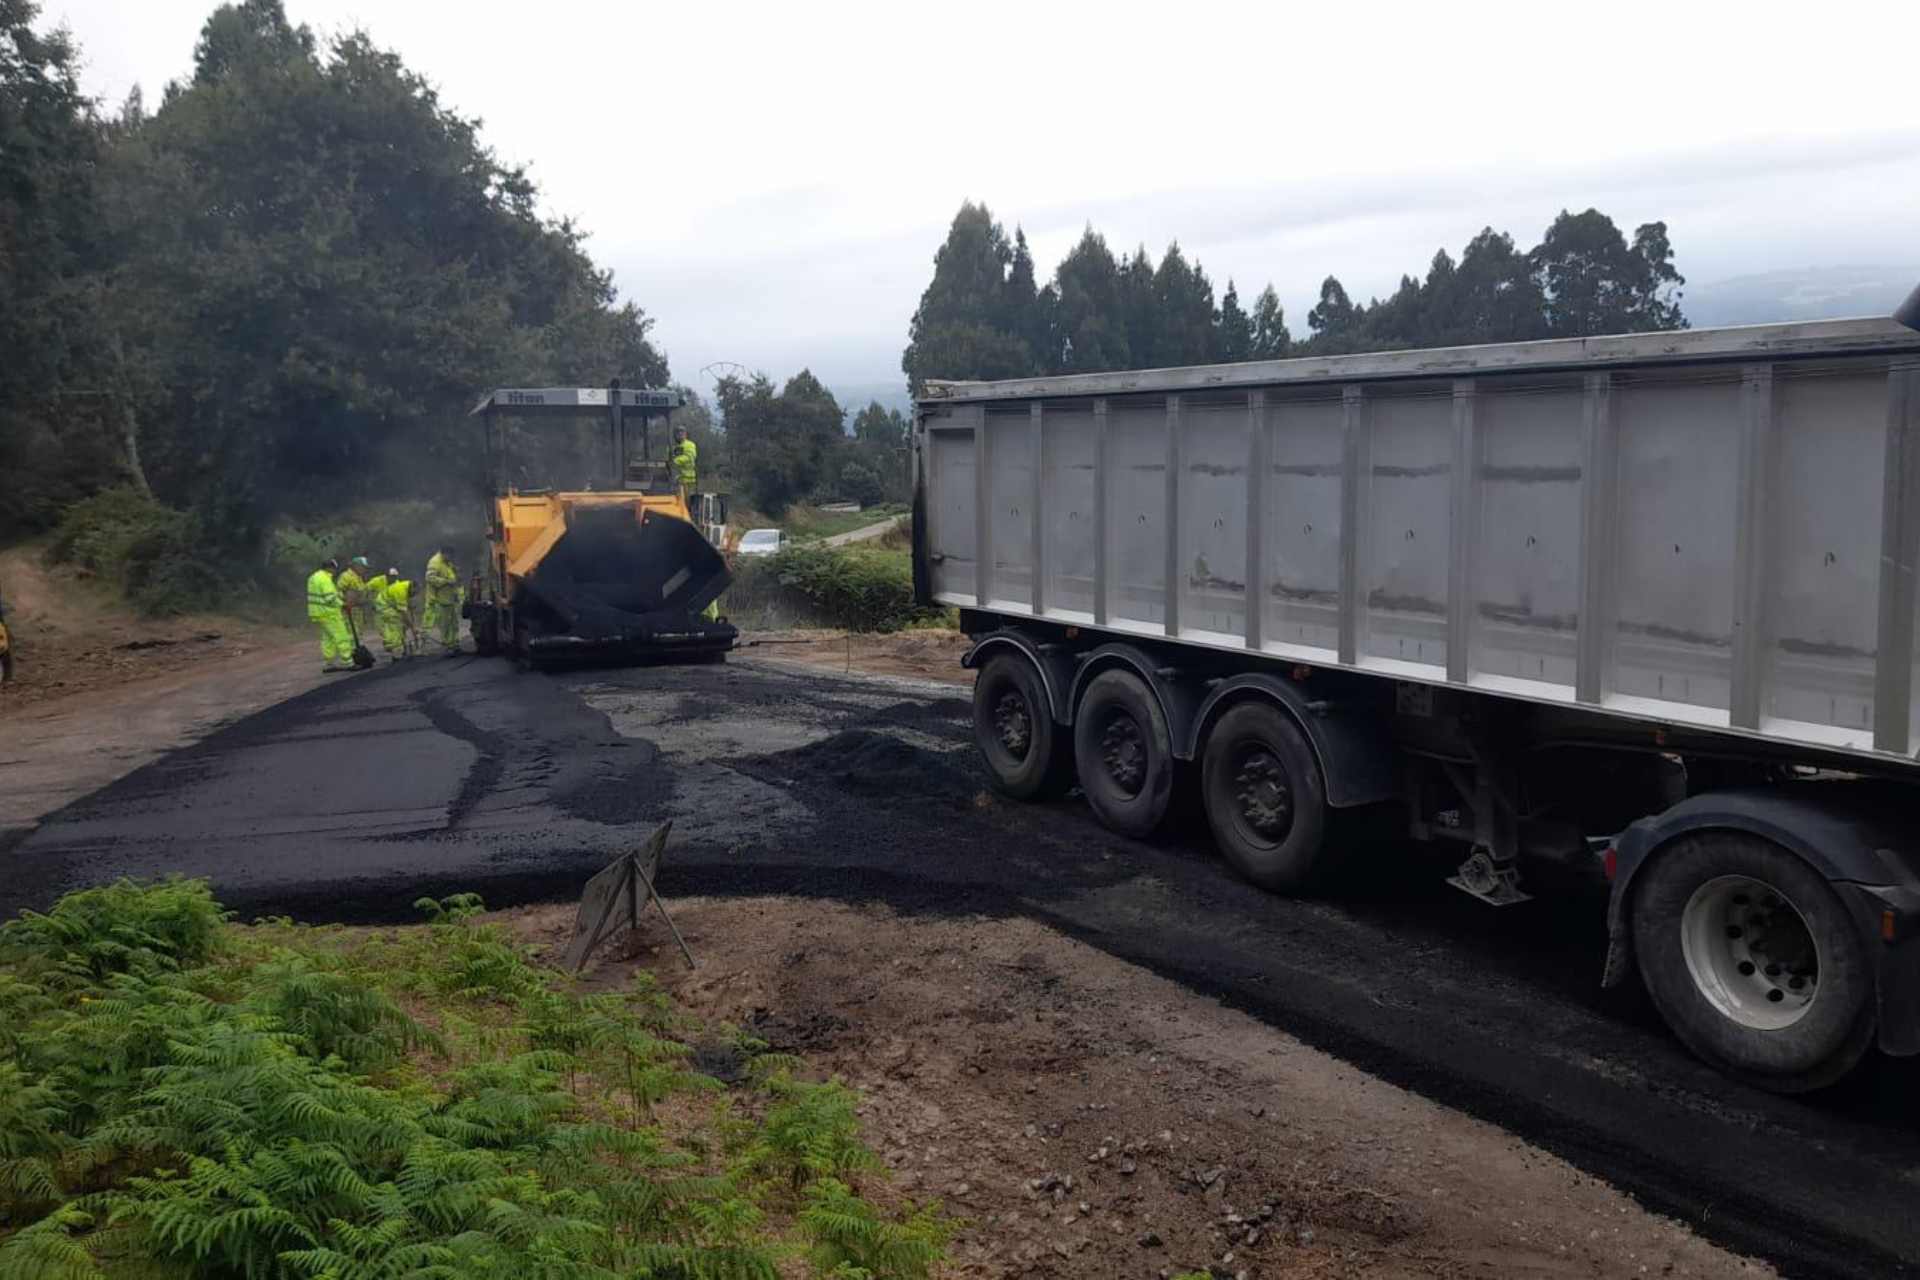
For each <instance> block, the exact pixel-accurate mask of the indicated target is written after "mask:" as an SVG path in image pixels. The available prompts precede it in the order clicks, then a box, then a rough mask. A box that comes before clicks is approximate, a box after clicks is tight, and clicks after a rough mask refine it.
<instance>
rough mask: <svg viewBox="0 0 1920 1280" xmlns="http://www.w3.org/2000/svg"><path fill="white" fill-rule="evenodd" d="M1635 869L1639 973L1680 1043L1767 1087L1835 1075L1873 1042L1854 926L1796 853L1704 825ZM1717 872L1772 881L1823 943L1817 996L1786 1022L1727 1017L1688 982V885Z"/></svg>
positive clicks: (1868, 990)
mask: <svg viewBox="0 0 1920 1280" xmlns="http://www.w3.org/2000/svg"><path fill="white" fill-rule="evenodd" d="M1649 858H1650V859H1651V861H1650V862H1648V863H1647V864H1646V865H1645V866H1643V867H1642V868H1641V870H1640V871H1639V873H1638V874H1637V875H1636V876H1635V877H1634V885H1633V898H1632V904H1631V909H1632V915H1631V926H1632V929H1633V942H1634V954H1635V958H1636V960H1637V961H1638V965H1639V969H1640V976H1641V981H1642V982H1643V983H1644V985H1645V986H1646V989H1647V994H1648V995H1649V996H1650V997H1651V998H1652V1000H1653V1004H1654V1007H1655V1008H1656V1009H1658V1010H1659V1011H1660V1015H1661V1017H1663V1018H1664V1019H1665V1020H1666V1023H1667V1025H1668V1026H1669V1027H1671V1028H1672V1029H1673V1032H1674V1034H1675V1035H1677V1036H1678V1037H1679V1038H1680V1040H1681V1042H1682V1043H1684V1044H1685V1045H1686V1046H1687V1047H1688V1048H1689V1049H1691V1050H1692V1051H1693V1052H1694V1053H1695V1054H1696V1055H1697V1056H1699V1057H1701V1058H1703V1059H1705V1060H1706V1061H1707V1062H1709V1063H1711V1064H1713V1065H1714V1066H1715V1067H1717V1068H1719V1069H1720V1070H1721V1071H1724V1072H1725V1073H1727V1074H1728V1075H1730V1076H1733V1077H1734V1078H1736V1079H1738V1080H1742V1081H1744V1082H1746V1083H1748V1084H1752V1085H1754V1086H1756V1087H1758V1088H1762V1089H1767V1090H1770V1091H1772V1092H1775V1093H1807V1092H1810V1091H1812V1090H1815V1089H1822V1088H1825V1087H1826V1086H1828V1085H1830V1084H1833V1083H1835V1082H1836V1081H1838V1080H1839V1079H1840V1078H1841V1077H1842V1076H1845V1075H1846V1074H1847V1073H1848V1072H1849V1071H1851V1070H1852V1069H1853V1068H1854V1067H1855V1065H1857V1064H1858V1063H1859V1061H1860V1059H1861V1057H1862V1056H1863V1055H1864V1054H1865V1053H1866V1051H1867V1049H1868V1048H1869V1047H1870V1046H1871V1045H1872V1043H1873V1034H1874V1026H1875V1015H1876V1008H1875V1000H1874V976H1873V969H1872V963H1871V960H1870V958H1869V955H1868V952H1867V949H1866V947H1865V946H1864V945H1863V943H1862V940H1861V937H1860V933H1859V930H1858V927H1857V926H1856V925H1855V923H1854V921H1853V919H1852V917H1850V916H1849V915H1848V914H1847V910H1846V907H1845V905H1844V904H1842V903H1841V901H1840V899H1839V897H1838V895H1836V894H1835V893H1834V891H1833V890H1832V888H1830V887H1829V886H1828V885H1827V883H1826V881H1825V880H1824V879H1823V878H1822V877H1821V875H1820V873H1819V872H1817V871H1815V870H1814V869H1813V868H1812V867H1811V866H1809V865H1808V864H1807V863H1806V862H1805V860H1803V859H1802V858H1800V857H1799V855H1797V854H1795V853H1793V852H1791V851H1790V850H1788V849H1785V848H1783V847H1781V846H1780V845H1777V844H1775V843H1773V842H1772V841H1770V840H1766V839H1764V838H1762V837H1760V836H1757V835H1752V834H1749V833H1747V832H1742V831H1705V832H1698V833H1695V834H1692V835H1688V836H1683V837H1681V838H1680V839H1678V840H1675V841H1674V842H1672V843H1671V844H1668V845H1665V846H1663V847H1661V848H1660V849H1657V850H1655V851H1654V852H1653V853H1652V854H1650V855H1649ZM1721 875H1744V876H1749V877H1751V878H1753V879H1755V880H1760V881H1762V882H1764V883H1767V884H1770V885H1772V886H1774V888H1775V889H1776V890H1778V891H1779V892H1780V893H1781V894H1782V895H1783V896H1784V897H1786V898H1787V900H1788V901H1790V902H1791V903H1793V905H1794V907H1795V909H1797V910H1798V911H1799V912H1800V914H1801V917H1802V918H1803V919H1804V920H1805V921H1806V923H1807V927H1808V928H1809V929H1810V930H1812V931H1813V934H1814V938H1815V940H1816V944H1817V945H1818V946H1819V947H1820V949H1821V960H1820V996H1819V998H1818V999H1816V1000H1815V1001H1814V1004H1813V1006H1812V1008H1811V1009H1810V1010H1809V1012H1808V1015H1807V1016H1806V1017H1805V1018H1803V1019H1802V1020H1801V1021H1800V1022H1797V1023H1795V1024H1794V1025H1793V1026H1791V1027H1786V1028H1782V1029H1780V1030H1777V1031H1758V1030H1754V1029H1751V1028H1746V1027H1740V1026H1737V1025H1735V1024H1734V1023H1733V1022H1732V1021H1731V1020H1730V1019H1728V1018H1726V1017H1725V1016H1724V1015H1722V1014H1721V1013H1719V1012H1718V1011H1717V1010H1715V1009H1714V1008H1713V1006H1712V1005H1710V1004H1708V1003H1707V1001H1706V1000H1705V999H1704V998H1703V997H1702V996H1701V995H1700V994H1699V992H1698V990H1697V988H1696V987H1695V984H1694V980H1693V977H1692V974H1691V973H1690V972H1689V971H1688V969H1687V963H1686V959H1685V956H1684V955H1683V953H1682V952H1681V948H1680V941H1679V920H1680V913H1681V911H1682V910H1683V909H1684V907H1685V905H1686V902H1687V899H1688V898H1689V897H1691V896H1692V894H1693V891H1694V890H1695V889H1697V888H1698V887H1699V886H1701V885H1702V884H1705V883H1706V882H1707V881H1709V880H1711V879H1713V878H1714V877H1716V876H1721Z"/></svg>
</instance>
